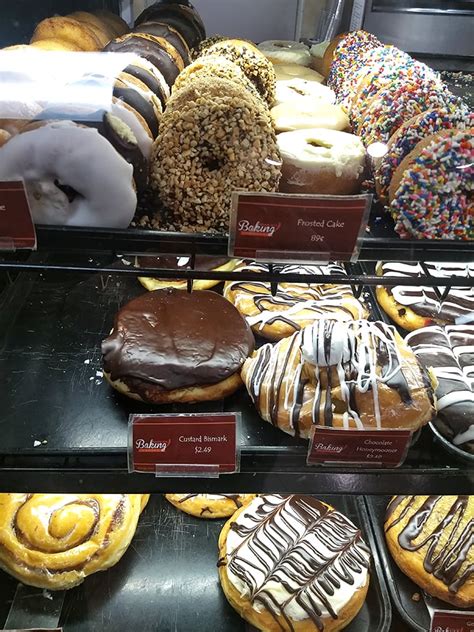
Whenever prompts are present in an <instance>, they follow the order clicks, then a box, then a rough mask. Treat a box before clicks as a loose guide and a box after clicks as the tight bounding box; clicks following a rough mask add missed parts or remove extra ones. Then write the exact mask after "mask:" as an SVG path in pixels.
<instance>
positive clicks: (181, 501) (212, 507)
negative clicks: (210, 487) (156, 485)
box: [165, 494, 255, 518]
mask: <svg viewBox="0 0 474 632" xmlns="http://www.w3.org/2000/svg"><path fill="white" fill-rule="evenodd" d="M165 498H166V500H167V501H168V502H170V503H171V504H172V505H173V506H174V507H176V509H179V510H180V511H184V513H187V514H189V515H190V516H194V517H196V518H229V516H232V514H234V513H235V512H236V511H237V509H240V507H243V506H244V505H246V504H247V503H249V502H250V501H252V500H253V499H254V498H255V494H165Z"/></svg>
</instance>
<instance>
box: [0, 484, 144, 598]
mask: <svg viewBox="0 0 474 632" xmlns="http://www.w3.org/2000/svg"><path fill="white" fill-rule="evenodd" d="M147 502H148V496H147V495H142V494H130V495H127V494H0V568H2V569H4V570H5V571H7V573H10V575H13V577H15V578H16V579H18V580H19V581H21V582H24V583H25V584H29V585H31V586H38V587H39V588H48V589H50V590H65V589H68V588H73V587H74V586H77V585H78V584H80V583H82V582H83V581H84V579H85V578H86V577H87V576H88V575H90V574H91V573H96V572H97V571H104V570H106V569H107V568H109V567H110V566H113V565H114V564H116V563H117V562H118V561H119V560H120V558H121V557H122V555H123V554H124V553H125V551H126V550H127V547H128V545H129V544H130V542H131V540H132V538H133V536H134V534H135V529H136V527H137V523H138V518H139V516H140V513H141V512H142V510H143V508H144V507H145V505H146V503H147Z"/></svg>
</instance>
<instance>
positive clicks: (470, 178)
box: [389, 128, 474, 240]
mask: <svg viewBox="0 0 474 632" xmlns="http://www.w3.org/2000/svg"><path fill="white" fill-rule="evenodd" d="M473 132H474V129H473V128H470V129H466V130H463V131H460V130H457V129H450V130H443V131H441V132H438V133H437V134H433V135H432V136H428V137H427V138H425V139H424V140H422V141H421V142H419V143H418V144H417V145H416V146H415V149H414V150H413V151H412V152H410V153H409V154H408V156H406V158H404V159H403V160H402V162H401V163H400V165H399V166H398V168H397V170H396V171H395V173H394V175H393V178H392V181H391V184H390V188H389V202H390V212H391V214H392V216H393V218H394V220H395V230H396V231H397V232H398V233H399V234H400V235H401V236H402V237H415V238H417V239H420V238H422V239H465V240H466V239H467V240H470V239H473V238H474V204H473V200H472V193H473V190H474V163H473V156H474V136H473Z"/></svg>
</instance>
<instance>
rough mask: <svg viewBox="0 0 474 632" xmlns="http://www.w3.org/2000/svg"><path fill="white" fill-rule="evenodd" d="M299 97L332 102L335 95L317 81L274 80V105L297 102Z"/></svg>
mask: <svg viewBox="0 0 474 632" xmlns="http://www.w3.org/2000/svg"><path fill="white" fill-rule="evenodd" d="M301 99H312V100H313V101H320V102H322V103H334V102H335V100H336V95H335V94H334V92H333V91H332V90H331V88H328V87H327V86H323V85H322V84H321V83H319V82H318V81H308V80H306V79H299V78H295V79H286V80H283V81H282V80H280V81H277V82H276V93H275V105H279V104H280V103H293V102H294V103H295V104H298V103H299V102H300V100H301Z"/></svg>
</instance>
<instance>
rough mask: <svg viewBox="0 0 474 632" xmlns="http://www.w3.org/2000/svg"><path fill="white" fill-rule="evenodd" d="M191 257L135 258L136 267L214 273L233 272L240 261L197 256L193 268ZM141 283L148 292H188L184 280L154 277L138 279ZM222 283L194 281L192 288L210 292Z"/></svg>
mask: <svg viewBox="0 0 474 632" xmlns="http://www.w3.org/2000/svg"><path fill="white" fill-rule="evenodd" d="M191 264H192V260H191V257H173V256H168V257H163V256H161V257H151V256H140V257H136V258H135V265H136V266H137V267H140V268H170V269H173V270H175V269H182V270H192V269H194V270H212V271H213V272H232V271H233V270H234V269H235V267H236V265H237V264H238V261H237V260H235V259H229V258H227V257H222V258H219V257H215V256H214V255H196V256H195V259H194V268H193V267H192V265H191ZM138 280H139V281H140V283H141V284H142V285H143V287H145V288H146V289H147V290H150V291H152V290H159V289H162V288H166V287H174V288H177V289H179V290H186V289H187V288H188V282H187V281H186V280H183V279H156V278H154V277H138ZM219 283H220V281H211V280H209V279H207V280H206V279H193V280H192V281H191V288H192V289H193V290H208V289H210V288H211V287H214V286H215V285H218V284H219Z"/></svg>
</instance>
